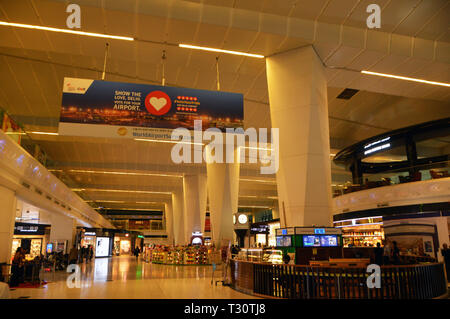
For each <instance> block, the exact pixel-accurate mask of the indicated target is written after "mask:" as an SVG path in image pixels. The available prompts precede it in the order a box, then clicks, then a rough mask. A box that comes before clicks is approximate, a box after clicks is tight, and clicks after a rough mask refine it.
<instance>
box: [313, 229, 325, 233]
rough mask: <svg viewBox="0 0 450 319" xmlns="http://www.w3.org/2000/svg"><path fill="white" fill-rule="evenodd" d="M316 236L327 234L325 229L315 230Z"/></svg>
mask: <svg viewBox="0 0 450 319" xmlns="http://www.w3.org/2000/svg"><path fill="white" fill-rule="evenodd" d="M314 234H325V228H315V229H314Z"/></svg>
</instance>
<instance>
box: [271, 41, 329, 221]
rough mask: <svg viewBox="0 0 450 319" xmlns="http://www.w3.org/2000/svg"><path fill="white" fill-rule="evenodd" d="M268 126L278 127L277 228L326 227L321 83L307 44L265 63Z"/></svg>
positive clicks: (314, 56)
mask: <svg viewBox="0 0 450 319" xmlns="http://www.w3.org/2000/svg"><path fill="white" fill-rule="evenodd" d="M266 66H267V68H266V69H267V83H268V89H269V101H270V116H271V120H272V128H279V138H280V141H279V164H280V165H279V170H278V173H277V186H278V200H279V206H280V220H281V225H282V226H312V225H321V226H329V225H330V224H331V167H330V141H329V139H330V135H329V127H328V101H327V82H326V78H325V72H324V71H325V70H324V66H323V64H322V62H321V60H320V58H319V57H318V56H317V54H316V52H315V51H314V49H313V48H312V47H311V46H308V47H304V48H300V49H296V50H291V51H287V52H285V53H281V54H277V55H274V56H271V57H269V58H267V59H266Z"/></svg>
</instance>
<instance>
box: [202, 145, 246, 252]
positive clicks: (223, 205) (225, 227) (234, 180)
mask: <svg viewBox="0 0 450 319" xmlns="http://www.w3.org/2000/svg"><path fill="white" fill-rule="evenodd" d="M207 147H208V146H207ZM234 153H235V154H234V163H209V162H208V161H207V164H206V171H207V178H208V183H207V184H208V198H209V211H210V220H211V234H212V240H213V242H214V244H215V245H216V247H220V246H221V245H222V242H224V241H227V240H230V241H233V234H234V232H233V214H235V213H237V210H238V193H239V169H240V165H239V162H238V158H239V152H237V151H235V152H234ZM207 154H208V153H207Z"/></svg>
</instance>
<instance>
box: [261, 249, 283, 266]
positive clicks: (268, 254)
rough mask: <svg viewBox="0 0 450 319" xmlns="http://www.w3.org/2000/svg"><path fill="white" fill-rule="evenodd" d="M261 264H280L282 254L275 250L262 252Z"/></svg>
mask: <svg viewBox="0 0 450 319" xmlns="http://www.w3.org/2000/svg"><path fill="white" fill-rule="evenodd" d="M262 261H263V262H266V263H271V264H282V263H283V252H282V251H281V250H277V249H267V250H264V255H263V260H262Z"/></svg>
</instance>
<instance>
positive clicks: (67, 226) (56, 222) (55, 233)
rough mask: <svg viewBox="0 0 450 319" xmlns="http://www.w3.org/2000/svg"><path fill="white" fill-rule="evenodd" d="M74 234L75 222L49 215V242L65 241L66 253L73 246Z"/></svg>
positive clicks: (67, 218) (61, 216)
mask: <svg viewBox="0 0 450 319" xmlns="http://www.w3.org/2000/svg"><path fill="white" fill-rule="evenodd" d="M76 232H77V222H76V220H75V219H74V218H70V217H67V216H64V215H60V214H57V213H52V214H51V229H50V242H56V241H58V242H63V241H66V240H67V252H69V251H70V249H71V248H72V246H73V243H74V239H75V235H76Z"/></svg>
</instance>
